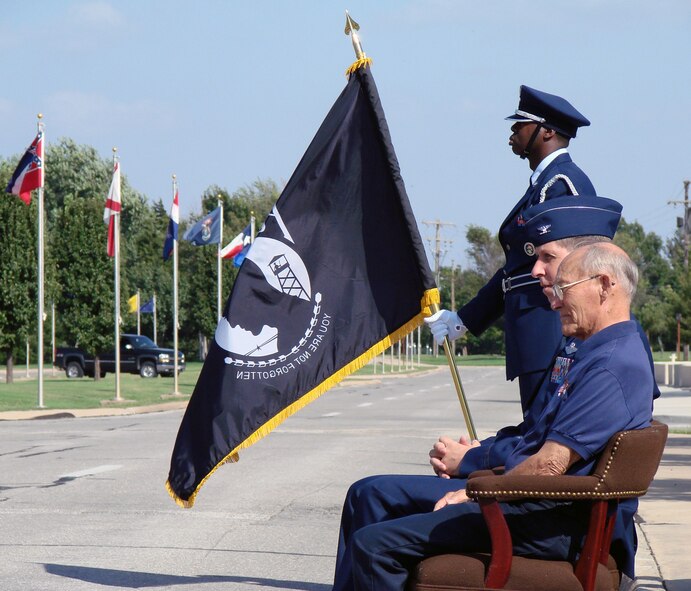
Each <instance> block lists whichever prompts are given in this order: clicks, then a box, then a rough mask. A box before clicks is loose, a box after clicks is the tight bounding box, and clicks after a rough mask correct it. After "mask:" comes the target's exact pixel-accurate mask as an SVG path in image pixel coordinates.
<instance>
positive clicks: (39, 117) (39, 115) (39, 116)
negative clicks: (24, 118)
mask: <svg viewBox="0 0 691 591" xmlns="http://www.w3.org/2000/svg"><path fill="white" fill-rule="evenodd" d="M36 117H38V119H39V121H40V120H41V119H43V113H39V114H38V115H36Z"/></svg>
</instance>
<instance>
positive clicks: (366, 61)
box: [345, 56, 372, 77]
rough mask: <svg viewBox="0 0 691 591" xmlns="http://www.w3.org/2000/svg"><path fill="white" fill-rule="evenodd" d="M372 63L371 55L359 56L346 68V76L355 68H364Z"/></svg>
mask: <svg viewBox="0 0 691 591" xmlns="http://www.w3.org/2000/svg"><path fill="white" fill-rule="evenodd" d="M371 65H372V58H371V57H366V56H365V57H361V58H360V59H358V60H355V61H354V62H353V63H352V64H351V65H350V67H349V68H348V69H347V70H346V73H345V75H346V77H348V76H350V75H351V74H352V73H353V72H354V71H355V70H357V69H359V68H366V67H367V66H371Z"/></svg>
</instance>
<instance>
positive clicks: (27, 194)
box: [6, 131, 43, 205]
mask: <svg viewBox="0 0 691 591" xmlns="http://www.w3.org/2000/svg"><path fill="white" fill-rule="evenodd" d="M41 187H43V131H39V132H38V134H37V135H36V138H35V139H34V141H33V142H32V143H31V145H30V146H29V147H28V148H27V149H26V152H24V155H23V156H22V157H21V159H20V160H19V164H17V168H16V169H15V170H14V172H13V173H12V176H11V177H10V182H9V183H7V189H6V190H7V192H8V193H12V194H13V195H17V197H19V198H20V199H21V200H22V201H23V202H24V203H26V204H27V205H29V204H30V203H31V191H33V190H34V189H40V188H41Z"/></svg>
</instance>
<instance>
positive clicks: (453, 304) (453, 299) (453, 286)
mask: <svg viewBox="0 0 691 591" xmlns="http://www.w3.org/2000/svg"><path fill="white" fill-rule="evenodd" d="M455 271H456V265H455V263H454V262H453V261H451V309H452V310H455V309H456V282H455V281H454V275H455ZM451 352H452V353H453V356H454V357H455V356H456V341H452V342H451Z"/></svg>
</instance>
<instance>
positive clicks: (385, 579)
mask: <svg viewBox="0 0 691 591" xmlns="http://www.w3.org/2000/svg"><path fill="white" fill-rule="evenodd" d="M636 282H637V270H636V267H635V265H634V264H633V263H632V262H631V260H630V259H629V258H628V256H627V255H626V253H624V252H623V251H622V250H621V249H619V248H618V247H616V246H614V245H611V244H593V245H589V246H584V247H581V248H578V249H576V250H575V251H574V252H573V253H571V254H570V255H569V256H567V257H566V258H565V259H564V260H563V261H562V264H561V266H560V268H559V272H558V275H557V279H556V281H555V283H554V286H553V292H554V300H553V307H554V308H555V309H558V311H559V315H560V319H561V323H562V329H563V332H564V335H565V336H567V337H577V338H579V339H581V340H582V341H583V342H582V343H581V345H580V347H579V348H578V350H577V352H576V353H575V355H574V357H573V360H572V361H571V362H569V363H563V364H560V363H558V362H555V366H554V368H553V373H555V374H558V375H560V376H561V379H560V383H559V386H558V388H557V389H556V391H555V393H554V395H553V396H552V397H551V399H550V400H549V401H548V402H547V404H546V405H545V407H544V409H543V410H542V413H541V415H540V417H539V418H538V420H537V421H534V422H533V423H532V425H531V426H530V428H529V429H528V430H527V431H526V433H525V434H524V436H523V438H522V439H521V441H520V442H519V443H518V444H517V446H516V447H515V449H514V451H513V453H511V455H510V456H509V457H508V459H507V461H506V468H507V470H511V471H514V472H515V473H524V474H547V475H549V474H564V473H566V474H579V475H580V474H588V473H589V472H590V471H591V470H592V468H593V465H594V463H595V462H596V459H597V455H598V454H599V453H600V452H601V451H602V449H603V448H604V446H605V445H606V443H607V441H608V440H609V439H610V437H611V436H612V435H613V434H614V433H616V432H617V431H621V430H624V429H637V428H643V427H646V426H648V425H649V424H650V420H651V418H652V392H653V378H652V375H651V372H650V365H649V361H648V357H647V355H646V351H645V348H644V346H643V343H642V341H641V339H640V337H639V335H638V332H637V329H636V323H635V322H634V321H632V320H631V319H630V302H631V298H632V297H633V294H634V292H635V287H636ZM503 510H504V513H505V515H506V517H507V522H508V524H509V528H510V529H511V530H512V535H513V539H514V552H515V553H516V554H523V555H532V556H538V557H542V558H552V559H562V560H563V559H566V560H572V559H574V556H572V553H573V551H572V540H575V539H580V537H581V536H582V535H583V533H584V528H585V519H583V515H582V514H581V513H582V508H581V507H580V505H579V504H573V503H568V502H553V501H539V502H525V503H505V504H503ZM489 549H490V541H489V538H488V534H487V531H486V528H485V525H484V521H483V519H482V517H481V514H480V511H479V507H478V506H477V504H476V503H473V502H468V501H467V498H466V496H465V491H464V490H458V491H453V492H449V493H447V494H446V495H444V497H442V498H441V499H440V500H439V501H438V502H437V505H436V507H435V510H434V511H433V512H427V513H419V514H416V515H409V516H406V517H401V518H399V519H393V520H390V521H385V522H382V523H375V524H371V525H368V526H366V527H363V528H362V529H360V530H359V531H357V532H355V533H354V535H353V539H352V563H353V567H352V569H353V572H352V584H351V587H350V588H355V589H372V590H375V589H376V590H377V591H382V590H388V589H400V590H401V591H402V590H403V589H405V585H406V579H407V577H408V572H409V569H410V568H412V567H413V566H414V565H415V564H416V563H417V562H419V561H420V560H421V559H423V558H425V557H426V556H430V555H434V554H441V553H447V552H464V551H489Z"/></svg>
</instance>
